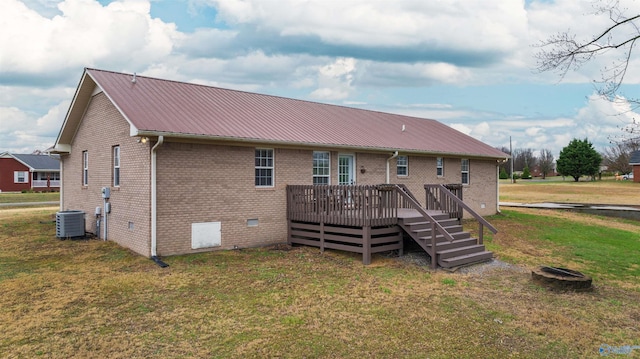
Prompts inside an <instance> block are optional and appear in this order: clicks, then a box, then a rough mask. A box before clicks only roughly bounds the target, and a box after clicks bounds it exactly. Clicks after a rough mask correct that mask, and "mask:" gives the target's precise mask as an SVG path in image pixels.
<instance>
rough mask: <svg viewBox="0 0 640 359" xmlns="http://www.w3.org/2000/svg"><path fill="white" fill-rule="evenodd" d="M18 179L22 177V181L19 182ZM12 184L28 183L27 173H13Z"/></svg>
mask: <svg viewBox="0 0 640 359" xmlns="http://www.w3.org/2000/svg"><path fill="white" fill-rule="evenodd" d="M20 177H22V181H20ZM13 183H20V184H26V183H29V171H13Z"/></svg>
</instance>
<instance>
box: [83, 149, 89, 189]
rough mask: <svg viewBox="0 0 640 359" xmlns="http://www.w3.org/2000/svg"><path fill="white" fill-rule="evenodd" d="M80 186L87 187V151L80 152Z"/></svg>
mask: <svg viewBox="0 0 640 359" xmlns="http://www.w3.org/2000/svg"><path fill="white" fill-rule="evenodd" d="M82 185H83V186H85V187H86V186H88V185H89V151H82Z"/></svg>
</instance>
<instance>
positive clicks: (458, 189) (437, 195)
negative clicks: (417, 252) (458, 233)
mask: <svg viewBox="0 0 640 359" xmlns="http://www.w3.org/2000/svg"><path fill="white" fill-rule="evenodd" d="M424 189H425V191H426V193H427V209H431V210H437V211H443V212H447V213H449V215H450V216H451V218H458V219H462V211H463V210H464V211H467V212H468V213H469V214H471V215H472V216H473V217H474V218H475V219H476V220H477V221H478V225H479V228H478V244H483V232H484V227H485V226H486V227H487V228H488V229H489V230H490V231H491V232H493V233H494V234H495V233H497V232H498V230H497V229H496V228H495V227H494V226H492V225H491V224H490V223H489V222H487V220H486V219H484V218H482V216H481V215H479V214H478V213H477V212H476V211H474V210H473V209H471V207H469V206H468V205H467V204H466V203H464V202H463V201H462V185H456V184H454V185H442V184H440V185H429V184H426V185H424Z"/></svg>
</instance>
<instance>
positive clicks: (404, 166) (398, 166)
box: [396, 155, 409, 177]
mask: <svg viewBox="0 0 640 359" xmlns="http://www.w3.org/2000/svg"><path fill="white" fill-rule="evenodd" d="M401 158H402V159H404V161H405V163H404V164H400V159H401ZM400 169H404V174H401V173H400ZM396 175H397V176H398V177H409V156H407V155H399V156H398V157H396Z"/></svg>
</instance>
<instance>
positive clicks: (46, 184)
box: [0, 152, 60, 192]
mask: <svg viewBox="0 0 640 359" xmlns="http://www.w3.org/2000/svg"><path fill="white" fill-rule="evenodd" d="M59 189H60V161H59V159H58V156H55V155H52V156H47V155H38V154H17V153H9V152H4V153H0V192H21V191H36V192H43V191H47V192H49V191H58V190H59Z"/></svg>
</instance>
